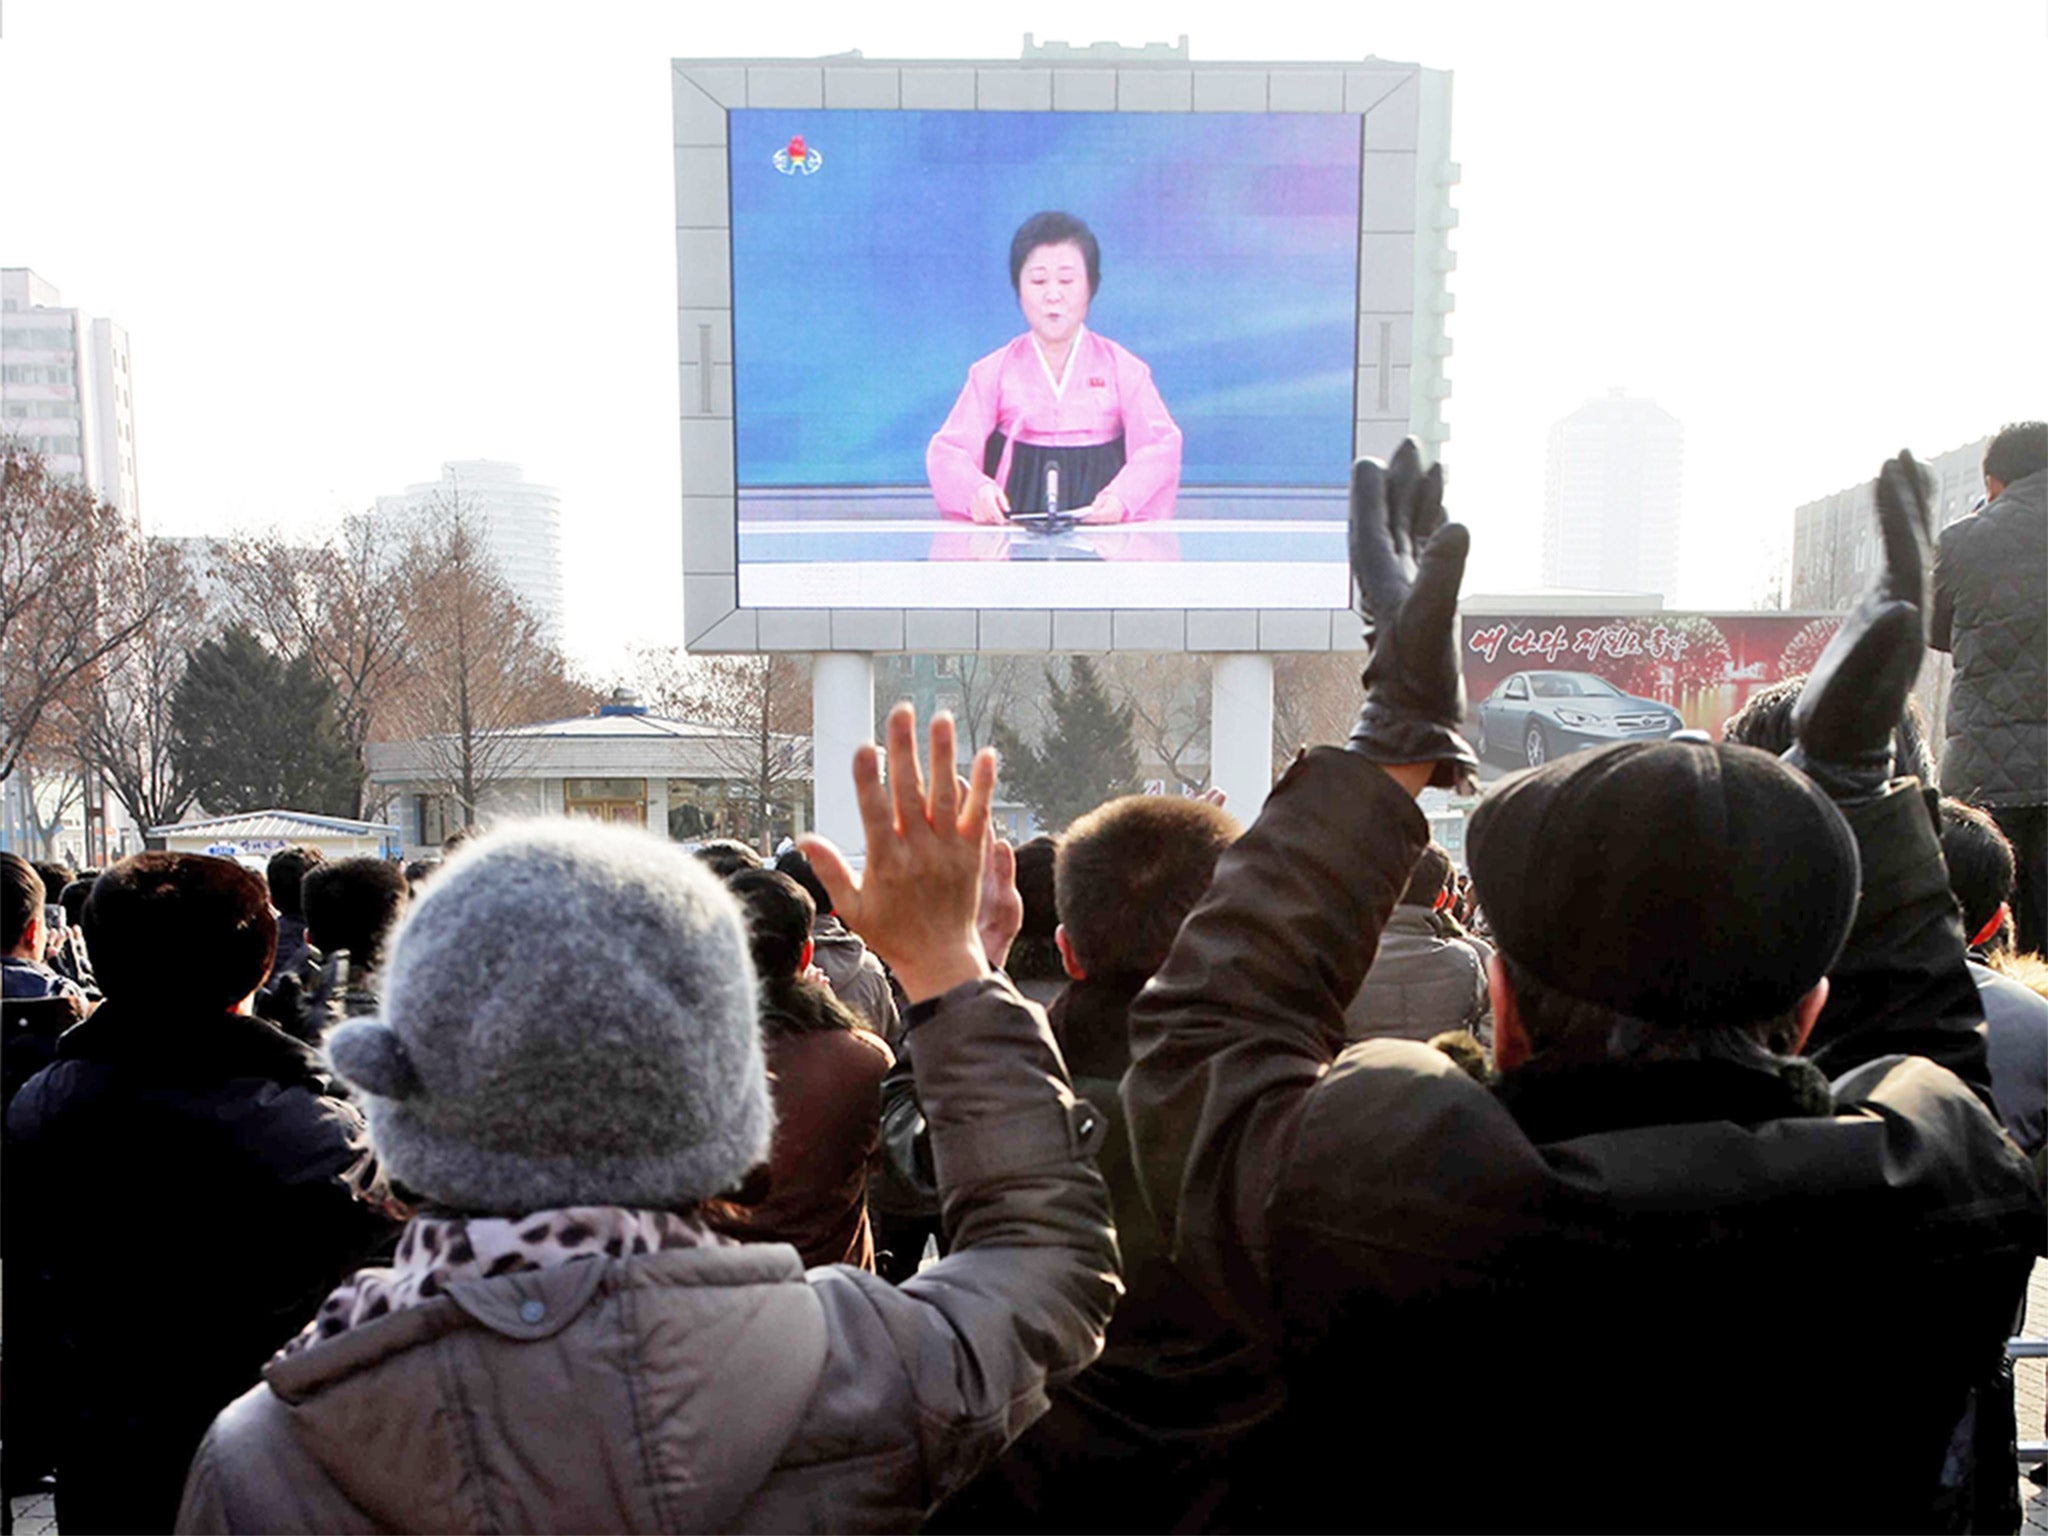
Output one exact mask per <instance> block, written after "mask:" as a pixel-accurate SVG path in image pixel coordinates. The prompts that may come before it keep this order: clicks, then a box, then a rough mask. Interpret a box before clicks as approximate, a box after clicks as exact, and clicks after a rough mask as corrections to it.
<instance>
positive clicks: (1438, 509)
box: [1349, 437, 1479, 785]
mask: <svg viewBox="0 0 2048 1536" xmlns="http://www.w3.org/2000/svg"><path fill="white" fill-rule="evenodd" d="M1470 546H1471V539H1470V536H1469V535H1468V534H1467V533H1466V532H1465V530H1464V528H1463V527H1461V526H1460V525H1458V524H1457V523H1448V522H1446V521H1444V476H1443V466H1442V465H1441V464H1432V465H1430V466H1429V468H1428V469H1426V470H1425V469H1424V468H1423V467H1422V453H1421V450H1420V449H1418V448H1417V447H1416V444H1415V439H1414V438H1412V437H1411V438H1409V439H1408V440H1407V441H1406V442H1404V443H1402V444H1401V446H1400V447H1399V448H1398V449H1396V450H1395V453H1394V457H1393V459H1392V461H1391V462H1389V463H1387V464H1385V465H1382V464H1381V463H1380V462H1379V461H1378V460H1377V459H1360V460H1359V461H1358V462H1357V464H1355V465H1353V466H1352V470H1351V573H1352V575H1353V576H1354V577H1355V578H1356V579H1357V581H1358V591H1359V596H1360V600H1361V602H1362V604H1363V614H1364V618H1365V633H1366V641H1367V643H1368V644H1369V645H1371V647H1372V659H1371V660H1370V661H1369V662H1368V663H1367V664H1366V668H1365V676H1364V681H1365V707H1364V708H1363V709H1361V710H1360V711H1359V714H1358V724H1357V726H1356V727H1354V728H1353V730H1352V732H1351V740H1350V743H1349V746H1350V749H1351V750H1352V751H1353V752H1356V753H1358V754H1359V755H1360V756H1362V757H1366V758H1370V759H1371V760H1372V761H1373V762H1376V763H1379V764H1381V765H1383V766H1386V767H1389V768H1392V767H1395V766H1414V765H1419V764H1427V765H1429V768H1430V772H1429V778H1428V782H1429V783H1432V784H1440V785H1450V784H1454V783H1456V782H1457V781H1458V780H1459V779H1460V778H1461V777H1463V776H1464V775H1465V774H1467V773H1469V772H1471V771H1472V770H1474V769H1476V768H1477V767H1478V766H1479V759H1478V758H1477V757H1476V756H1475V755H1474V754H1473V751H1472V748H1471V747H1470V746H1469V745H1467V744H1466V741H1465V738H1464V737H1463V736H1461V735H1460V734H1459V726H1460V725H1461V724H1462V723H1463V721H1464V717H1465V680H1464V675H1463V672H1462V671H1461V669H1460V667H1459V665H1458V585H1459V583H1460V582H1461V581H1463V580H1464V576H1465V556H1466V553H1467V551H1468V550H1469V548H1470Z"/></svg>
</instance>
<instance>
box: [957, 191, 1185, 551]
mask: <svg viewBox="0 0 2048 1536" xmlns="http://www.w3.org/2000/svg"><path fill="white" fill-rule="evenodd" d="M1101 275H1102V255H1101V251H1100V249H1099V247H1098V246H1097V245H1096V243H1095V236H1094V234H1093V233H1091V232H1090V230H1089V228H1088V226H1087V225H1086V224H1084V223H1082V222H1081V221H1080V220H1079V219H1077V218H1075V217H1074V216H1073V215H1072V214H1067V213H1051V212H1048V213H1035V214H1033V215H1032V216H1031V217H1030V218H1028V219H1026V220H1025V221H1024V223H1023V225H1022V226H1021V227H1020V228H1019V229H1018V230H1017V234H1016V236H1015V238H1014V239H1012V240H1011V242H1010V282H1011V285H1012V286H1013V287H1014V288H1015V289H1016V290H1017V305H1018V308H1020V309H1021V310H1023V312H1024V322H1025V324H1026V325H1027V326H1028V327H1029V330H1027V331H1026V332H1025V334H1024V335H1022V336H1019V337H1018V338H1017V339H1016V340H1015V341H1012V342H1011V343H1010V344H1009V345H1007V346H1005V347H1001V348H998V349H997V350H996V351H994V352H991V353H989V355H988V356H986V357H984V358H982V359H981V360H980V361H979V362H977V363H976V364H975V365H974V366H973V367H971V368H969V369H968V370H967V384H966V387H965V388H963V389H962V390H961V391H960V398H959V399H958V400H956V401H954V402H953V409H952V412H951V414H949V415H948V416H947V417H946V424H945V425H944V426H942V427H940V428H939V430H938V433H937V434H936V435H935V436H934V437H933V438H932V440H931V446H930V447H929V448H927V449H926V450H925V456H924V462H925V473H926V475H927V477H928V478H929V479H930V481H931V487H932V496H933V498H934V499H935V500H936V501H937V502H938V506H939V510H940V511H941V512H942V513H944V514H945V515H946V516H948V517H958V518H970V519H972V520H973V521H975V522H977V523H1004V522H1007V521H1008V520H1009V519H1010V516H1011V514H1012V513H1042V512H1055V511H1056V512H1060V513H1064V514H1066V515H1068V516H1071V517H1077V518H1079V519H1080V520H1081V521H1082V522H1085V523H1123V522H1156V521H1159V520H1160V519H1163V518H1169V517H1171V516H1173V502H1174V496H1175V494H1176V493H1177V492H1178V491H1179V489H1180V428H1179V427H1177V426H1175V425H1174V424H1173V418H1172V417H1171V416H1170V415H1168V414H1167V411H1166V404H1165V402H1164V401H1162V400H1161V399H1160V398H1159V390H1158V388H1157V387H1156V386H1155V385H1154V384H1153V382H1152V370H1151V369H1149V368H1147V367H1146V366H1145V365H1144V364H1143V363H1142V362H1140V361H1138V359H1137V358H1135V357H1133V356H1132V355H1131V354H1130V353H1129V352H1127V351H1125V350H1124V349H1123V348H1122V347H1120V346H1118V345H1117V344H1116V343H1115V342H1113V341H1110V340H1108V339H1107V338H1106V337H1102V336H1098V335H1096V334H1095V333H1094V332H1093V331H1090V330H1089V329H1088V328H1087V326H1086V324H1085V323H1084V322H1086V320H1087V318H1088V304H1089V301H1090V300H1091V299H1093V298H1094V297H1095V290H1096V287H1097V285H1098V284H1099V282H1100V280H1101ZM1053 499H1056V500H1057V505H1056V506H1054V505H1050V504H1049V502H1050V501H1051V500H1053Z"/></svg>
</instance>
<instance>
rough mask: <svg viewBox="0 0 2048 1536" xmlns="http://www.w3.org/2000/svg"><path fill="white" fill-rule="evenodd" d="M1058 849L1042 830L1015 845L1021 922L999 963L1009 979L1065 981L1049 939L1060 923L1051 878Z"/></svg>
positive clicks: (1055, 888) (1056, 949)
mask: <svg viewBox="0 0 2048 1536" xmlns="http://www.w3.org/2000/svg"><path fill="white" fill-rule="evenodd" d="M1059 853H1060V840H1059V839H1058V838H1057V837H1053V836H1051V835H1049V834H1047V833H1044V832H1041V833H1039V834H1038V836H1036V837H1034V838H1032V839H1031V841H1030V842H1028V843H1022V844H1020V845H1019V846H1018V848H1017V894H1018V895H1019V896H1021V897H1023V898H1024V926H1023V927H1022V928H1021V929H1019V930H1018V932H1017V941H1016V943H1014V944H1012V945H1011V946H1010V958H1009V962H1008V963H1007V964H1006V965H1005V966H1004V967H1003V969H1005V970H1006V971H1008V972H1009V973H1010V978H1011V979H1012V980H1013V981H1056V982H1060V983H1062V984H1064V983H1065V982H1066V979H1067V971H1066V967H1065V965H1064V964H1062V962H1061V960H1060V951H1059V946H1058V945H1057V944H1056V943H1055V942H1054V941H1053V931H1054V930H1055V929H1057V928H1058V927H1059V925H1060V908H1059V888H1058V883H1057V880H1056V879H1055V874H1056V870H1057V867H1058V862H1059Z"/></svg>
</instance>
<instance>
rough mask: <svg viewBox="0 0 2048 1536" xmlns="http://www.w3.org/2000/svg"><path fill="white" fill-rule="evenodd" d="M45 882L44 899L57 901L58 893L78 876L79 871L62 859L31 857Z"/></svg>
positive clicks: (38, 873)
mask: <svg viewBox="0 0 2048 1536" xmlns="http://www.w3.org/2000/svg"><path fill="white" fill-rule="evenodd" d="M29 862H30V863H32V864H34V865H35V870H36V874H37V875H38V876H40V877H41V879H42V882H43V900H44V901H55V900H56V899H57V893H58V892H59V891H61V890H63V889H64V887H65V886H67V885H69V884H70V883H71V882H72V881H74V880H76V879H77V878H78V871H77V870H75V869H73V868H72V867H71V866H70V865H69V864H66V863H64V862H63V861H62V860H61V859H31V860H30V861H29Z"/></svg>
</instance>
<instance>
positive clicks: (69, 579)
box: [0, 443, 151, 779]
mask: <svg viewBox="0 0 2048 1536" xmlns="http://www.w3.org/2000/svg"><path fill="white" fill-rule="evenodd" d="M138 539H139V535H138V534H137V532H136V530H135V528H134V526H133V525H132V524H131V523H130V522H129V521H128V519H127V518H126V517H125V516H123V515H122V513H121V512H120V510H119V509H118V508H116V507H114V506H111V505H109V504H108V503H106V502H104V501H101V500H100V499H99V498H98V497H96V496H94V495H93V494H92V492H91V491H89V490H87V489H86V488H85V487H84V486H82V485H79V484H76V483H73V482H71V481H68V480H64V479H60V478H58V477H57V476H54V475H52V474H50V472H49V471H48V470H47V469H46V468H45V466H44V464H43V460H42V457H41V456H40V455H39V454H35V453H31V452H29V451H27V450H26V449H24V448H22V447H21V446H20V445H18V444H13V443H9V444H4V445H0V779H4V778H6V777H7V776H8V775H10V774H11V773H13V772H14V770H15V767H16V765H17V764H18V763H19V761H20V760H21V757H22V754H23V753H24V752H25V751H26V750H27V748H28V744H29V742H30V741H31V740H32V739H34V738H35V736H36V734H37V728H38V726H39V725H41V723H42V721H43V717H44V715H45V714H46V713H47V712H48V711H49V710H50V709H51V708H52V707H53V706H55V705H56V704H58V702H59V701H60V700H62V699H63V698H64V697H65V696H66V694H67V693H70V692H72V691H74V690H75V689H76V688H77V687H78V685H79V684H80V682H81V681H82V680H83V679H84V678H85V677H86V676H87V675H88V674H90V673H91V672H92V671H93V669H94V668H96V667H100V666H102V665H105V664H107V663H110V662H111V661H112V660H113V659H114V658H115V657H117V656H118V655H119V654H120V652H121V650H122V648H123V647H125V646H126V645H127V644H128V643H129V641H130V640H132V639H133V638H134V636H135V634H136V632H137V631H138V630H139V629H141V628H142V626H143V625H144V624H146V623H147V622H148V621H149V619H150V616H151V615H150V610H149V609H148V607H147V606H146V601H147V599H146V595H145V594H144V593H143V592H142V591H141V590H140V589H139V586H138V584H137V581H136V577H137V575H138V573H139V562H137V561H136V560H134V559H133V558H132V551H133V550H134V548H135V545H136V544H137V542H138Z"/></svg>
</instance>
